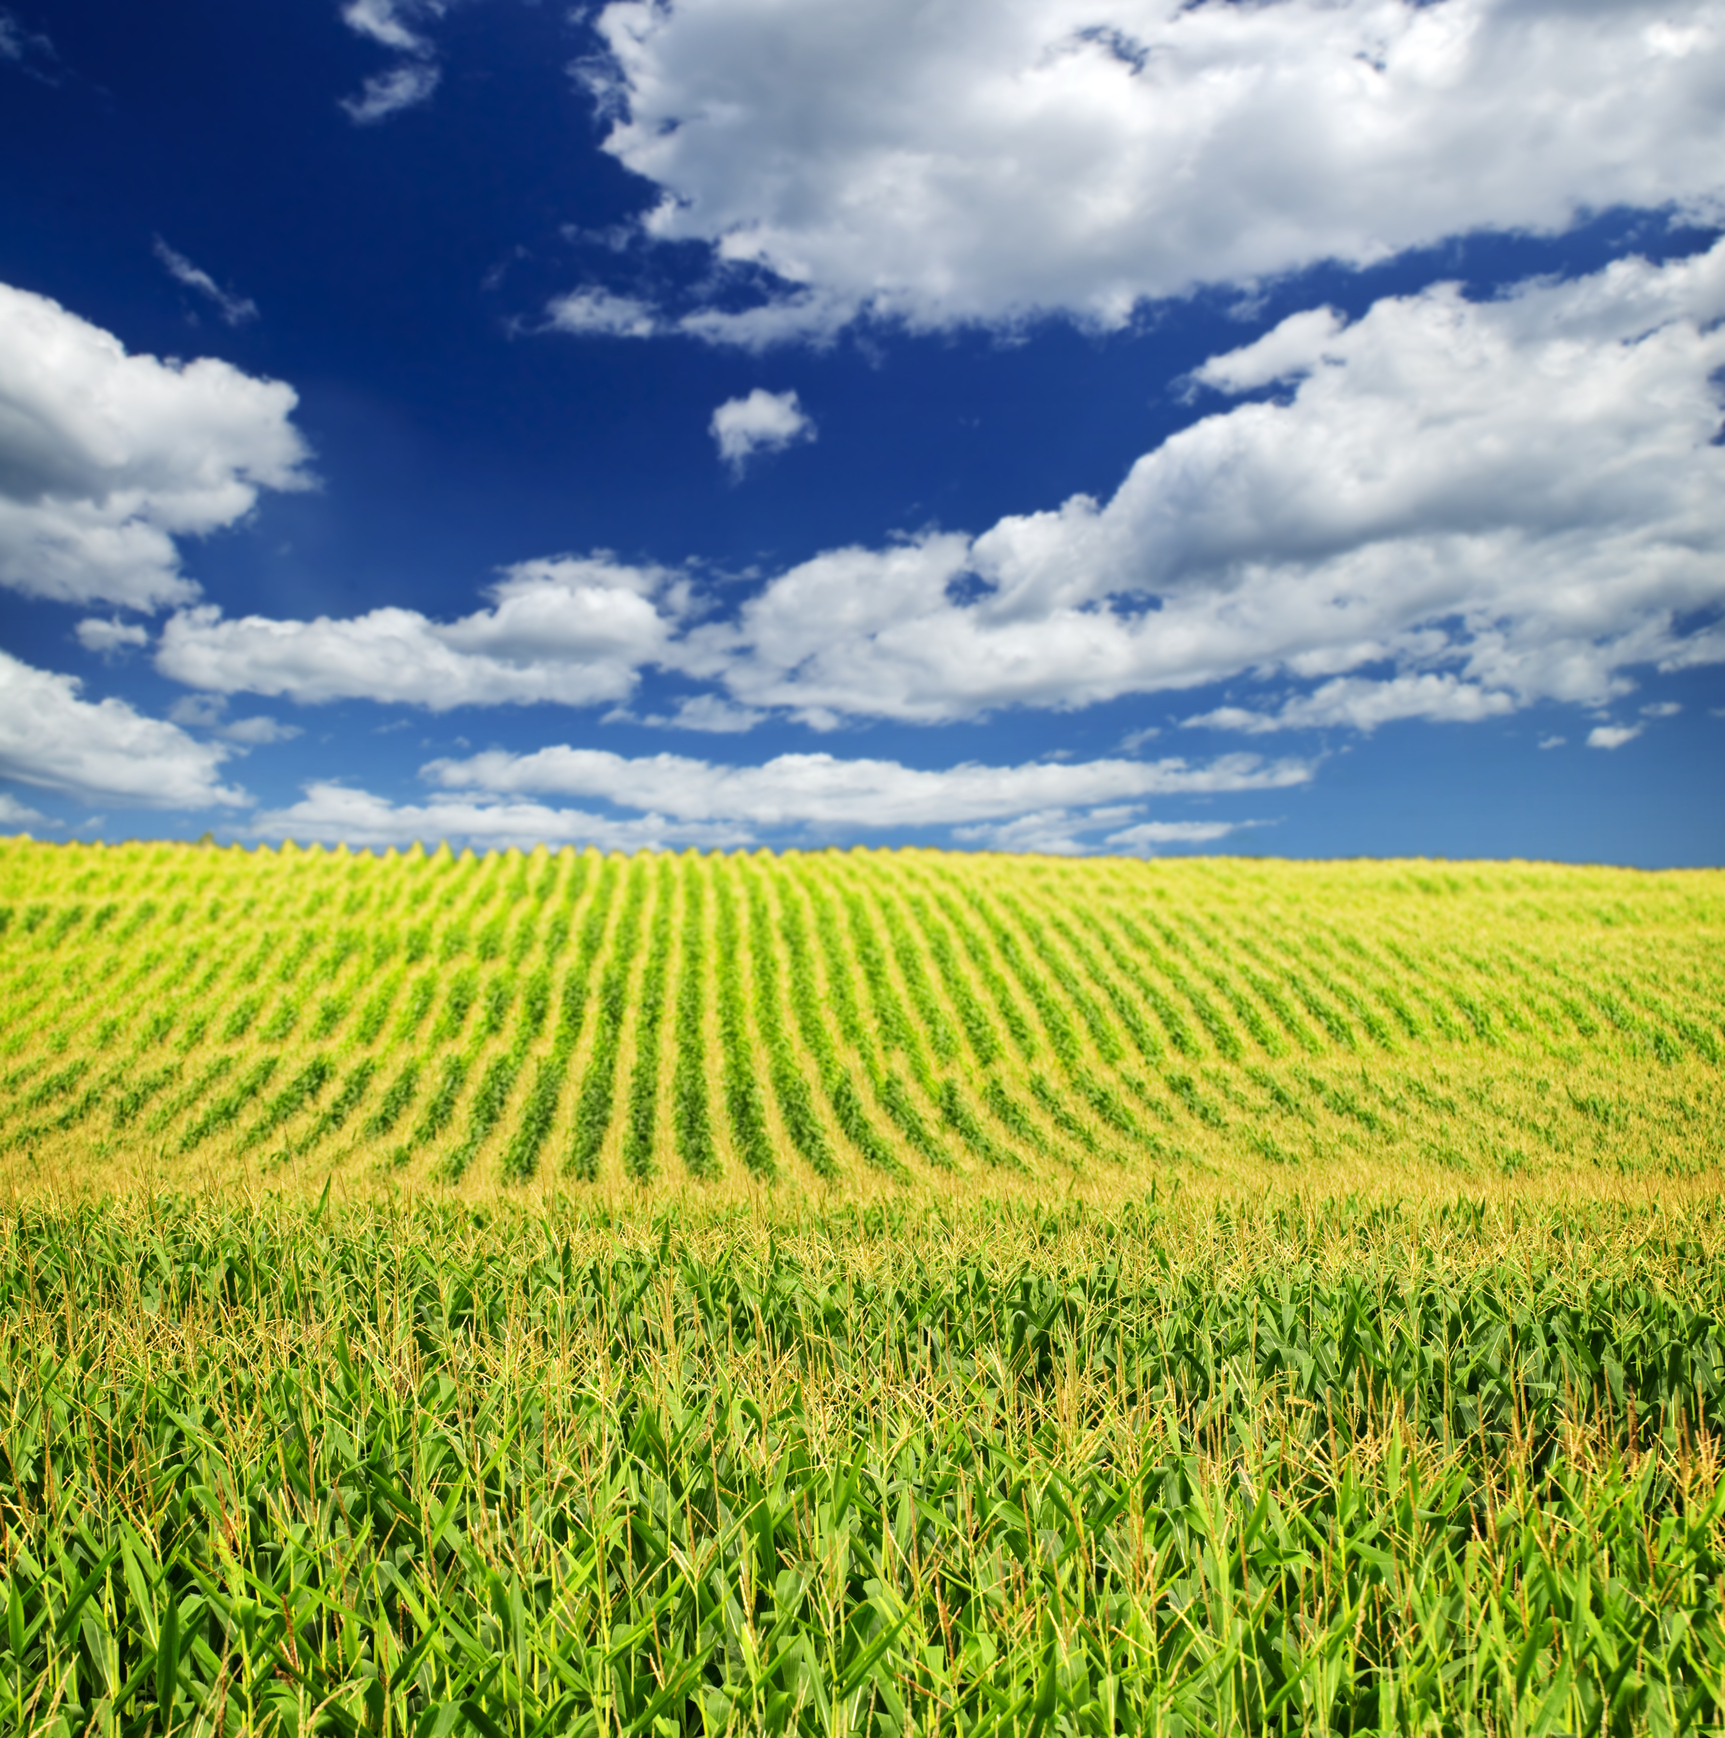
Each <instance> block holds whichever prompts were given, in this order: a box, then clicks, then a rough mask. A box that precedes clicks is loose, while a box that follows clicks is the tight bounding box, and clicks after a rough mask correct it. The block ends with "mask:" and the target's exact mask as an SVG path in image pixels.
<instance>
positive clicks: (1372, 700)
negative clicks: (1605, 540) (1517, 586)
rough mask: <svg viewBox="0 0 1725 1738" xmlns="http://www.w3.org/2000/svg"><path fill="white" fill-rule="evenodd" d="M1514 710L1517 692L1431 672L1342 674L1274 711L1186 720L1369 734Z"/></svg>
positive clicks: (1225, 711) (1472, 720)
mask: <svg viewBox="0 0 1725 1738" xmlns="http://www.w3.org/2000/svg"><path fill="white" fill-rule="evenodd" d="M1515 707H1516V702H1515V696H1514V695H1513V694H1506V693H1503V692H1502V691H1501V690H1499V691H1493V690H1492V689H1489V688H1481V687H1479V686H1478V685H1477V684H1475V683H1472V682H1463V681H1460V680H1459V679H1458V678H1456V677H1455V676H1451V675H1441V676H1440V675H1437V674H1434V673H1433V672H1431V671H1426V672H1425V673H1424V674H1422V675H1417V676H1395V677H1392V678H1390V679H1389V680H1388V681H1383V682H1373V681H1370V680H1368V679H1366V678H1364V677H1359V676H1337V677H1335V678H1334V679H1333V680H1331V681H1328V682H1325V683H1323V684H1322V685H1320V686H1319V687H1318V688H1317V689H1315V690H1314V691H1313V692H1312V693H1310V694H1301V695H1296V696H1294V697H1293V698H1292V699H1289V700H1287V701H1285V702H1284V703H1283V704H1282V705H1281V706H1280V707H1279V708H1278V709H1277V710H1276V711H1274V712H1253V711H1250V710H1248V709H1246V708H1244V707H1239V706H1219V707H1217V708H1216V709H1215V710H1214V711H1213V712H1203V713H1200V714H1199V715H1198V716H1197V717H1195V718H1188V719H1186V720H1185V721H1184V722H1185V724H1186V725H1187V727H1188V728H1191V727H1204V728H1208V729H1211V730H1243V731H1246V732H1247V733H1249V734H1251V735H1259V734H1261V733H1263V732H1265V731H1270V730H1324V729H1335V728H1343V729H1348V730H1359V731H1364V732H1366V733H1368V734H1369V733H1370V732H1371V731H1373V730H1376V729H1377V727H1378V726H1379V725H1380V724H1393V723H1396V722H1398V721H1399V720H1401V719H1405V718H1422V719H1424V720H1425V721H1426V722H1427V723H1432V724H1477V723H1479V721H1480V720H1481V719H1483V718H1501V717H1503V716H1504V714H1506V713H1509V712H1513V711H1514V710H1515Z"/></svg>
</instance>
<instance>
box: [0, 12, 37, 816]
mask: <svg viewBox="0 0 1725 1738" xmlns="http://www.w3.org/2000/svg"><path fill="white" fill-rule="evenodd" d="M4 23H5V20H4V19H0V26H4ZM45 818H46V817H45V816H42V815H39V814H38V813H37V812H36V811H35V810H34V809H31V808H26V807H25V806H24V804H23V803H21V802H19V801H18V799H17V798H16V797H11V796H8V795H7V794H6V793H5V792H4V791H0V827H22V826H24V825H25V824H26V823H27V822H29V821H40V820H43V819H45Z"/></svg>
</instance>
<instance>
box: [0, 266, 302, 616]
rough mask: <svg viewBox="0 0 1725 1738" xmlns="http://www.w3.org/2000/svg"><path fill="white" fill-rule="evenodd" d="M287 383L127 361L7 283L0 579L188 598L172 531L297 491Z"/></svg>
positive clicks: (70, 592) (125, 600) (104, 595)
mask: <svg viewBox="0 0 1725 1738" xmlns="http://www.w3.org/2000/svg"><path fill="white" fill-rule="evenodd" d="M296 403H297V399H296V396H295V394H294V391H293V389H292V388H291V387H288V386H284V385H283V384H281V382H279V381H273V380H257V379H254V378H252V377H251V376H250V375H247V374H243V373H241V372H240V370H239V369H237V368H234V367H231V366H230V365H229V364H228V363H226V362H221V361H218V360H216V359H215V358H213V357H201V358H199V359H198V360H197V361H194V362H189V363H184V364H181V363H178V362H172V361H167V362H164V361H159V360H158V359H157V358H156V357H154V356H128V355H127V354H126V351H125V349H124V347H123V346H122V345H121V343H120V342H119V340H118V339H117V338H115V337H114V336H113V335H112V334H111V333H108V332H104V331H103V330H101V328H100V327H97V326H92V325H90V324H89V323H88V322H87V321H84V320H80V319H79V318H78V317H77V315H75V314H72V313H69V312H68V311H67V310H66V309H64V308H62V307H61V306H60V305H59V303H58V302H53V301H50V300H49V299H48V298H47V297H46V296H38V295H33V294H31V293H30V292H29V291H27V290H17V289H13V288H11V287H10V286H7V285H0V585H6V586H10V587H11V588H12V589H13V590H15V591H21V592H24V593H26V594H27V595H30V596H34V597H45V598H52V599H55V600H57V601H59V602H63V603H91V602H96V601H102V602H107V603H115V604H122V605H126V606H128V607H130V608H133V609H151V608H154V607H155V606H157V605H159V604H163V603H181V602H186V601H188V600H190V599H192V598H194V597H196V596H197V587H196V586H195V585H194V584H193V583H192V582H191V581H190V580H189V579H187V578H186V577H185V575H184V574H183V573H182V572H181V571H180V557H179V551H178V549H177V548H176V546H175V542H174V539H175V538H176V537H184V536H198V535H201V534H204V533H208V532H211V531H215V530H218V529H220V528H221V527H223V526H228V525H232V524H234V523H235V522H236V521H238V520H240V519H243V518H244V517H245V515H246V514H247V513H249V512H250V511H251V510H252V507H253V505H254V504H255V502H256V500H257V496H258V491H259V490H260V489H263V488H269V489H300V488H305V487H306V486H307V485H308V482H309V479H308V477H307V475H306V473H305V471H304V470H303V468H302V467H303V465H304V462H305V459H306V456H307V455H306V448H305V444H304V442H303V441H302V440H301V439H300V437H299V434H298V432H297V431H296V430H295V429H294V427H293V425H292V423H291V422H290V421H289V417H290V415H291V413H292V411H293V408H294V405H295V404H296Z"/></svg>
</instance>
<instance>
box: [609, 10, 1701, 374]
mask: <svg viewBox="0 0 1725 1738" xmlns="http://www.w3.org/2000/svg"><path fill="white" fill-rule="evenodd" d="M596 22H597V28H598V29H599V31H600V33H601V35H602V36H603V37H604V39H605V41H606V43H607V45H608V48H609V51H610V52H609V57H608V59H607V61H606V62H604V63H602V64H601V63H595V62H591V61H589V62H586V63H583V64H582V65H581V66H580V67H579V68H578V69H577V71H578V75H579V77H580V78H581V79H583V80H584V81H585V82H586V83H587V84H588V85H589V86H590V87H591V88H592V89H593V90H594V91H595V93H596V94H597V96H598V97H599V100H600V103H601V107H602V109H603V110H604V111H605V112H608V113H610V114H611V115H613V116H615V117H616V119H615V124H614V126H613V128H612V131H611V133H610V136H609V138H608V140H607V143H606V148H607V149H608V150H609V151H611V152H612V153H613V154H614V155H615V156H616V157H617V158H618V159H619V160H620V161H621V162H623V163H624V164H626V165H627V166H628V167H629V168H630V169H632V170H634V171H635V172H636V173H637V174H640V175H642V176H645V177H647V178H648V179H649V180H651V181H653V182H654V183H656V184H657V185H658V187H659V188H660V189H661V190H662V202H661V203H660V204H659V206H658V207H657V209H656V210H655V211H654V212H653V213H652V214H651V216H650V218H649V219H648V223H647V228H648V231H649V233H650V234H652V235H654V236H657V237H661V238H664V239H667V240H693V241H699V242H704V243H707V244H709V245H711V247H712V248H713V249H714V250H715V253H716V256H717V258H718V259H719V260H720V261H721V262H730V263H735V264H740V265H748V266H764V267H766V268H768V269H769V270H771V271H772V272H774V273H776V274H777V275H778V276H779V278H780V279H782V280H783V281H784V283H785V284H786V286H787V289H786V291H785V293H784V295H783V297H782V299H781V300H780V301H779V302H778V303H776V304H769V307H768V309H767V310H766V311H765V312H763V313H761V315H760V317H759V318H756V319H754V320H753V321H752V322H751V320H750V317H749V316H746V315H745V316H742V317H739V316H736V315H733V314H719V313H715V314H714V315H713V316H712V318H711V320H710V323H709V324H708V325H707V327H706V330H705V335H707V336H710V337H713V338H716V339H728V340H732V341H736V340H741V341H744V342H749V343H753V344H757V345H758V344H760V343H762V342H770V341H772V339H773V338H774V337H806V336H811V335H816V334H818V333H819V332H822V331H825V332H829V333H830V332H831V331H832V330H834V329H835V328H836V327H838V326H840V325H842V324H844V322H845V321H846V320H848V319H850V318H852V317H854V316H855V315H856V314H857V312H858V311H860V310H864V309H873V310H874V311H876V312H878V313H880V314H883V315H887V316H893V317H899V318H902V319H904V320H906V321H908V322H909V323H911V324H912V325H913V326H919V327H938V326H943V325H948V324H951V323H954V322H963V321H971V320H983V321H1012V320H1014V319H1017V318H1020V317H1022V316H1024V315H1025V314H1027V313H1030V312H1033V311H1036V310H1045V309H1066V310H1071V311H1073V312H1075V313H1077V314H1078V315H1079V316H1080V317H1082V318H1085V319H1087V320H1090V321H1094V322H1096V323H1099V324H1101V325H1104V326H1113V325H1118V324H1119V323H1121V322H1122V321H1123V320H1125V319H1126V318H1127V317H1128V316H1129V314H1130V311H1131V310H1132V308H1133V307H1134V305H1135V304H1136V303H1137V302H1138V301H1139V300H1140V299H1141V298H1144V297H1152V298H1154V297H1161V296H1168V295H1176V294H1180V293H1183V292H1184V291H1186V290H1187V289H1189V288H1190V287H1192V286H1193V285H1195V284H1200V283H1206V282H1229V283H1246V284H1250V283H1255V282H1257V281H1258V280H1261V279H1263V278H1265V277H1269V276H1273V275H1275V274H1278V273H1284V272H1287V271H1290V270H1293V269H1296V268H1298V267H1300V266H1303V265H1307V264H1310V263H1313V262H1317V261H1321V260H1330V259H1335V260H1341V261H1344V262H1349V263H1363V262H1370V261H1374V260H1379V259H1382V258H1384V257H1386V256H1388V255H1391V254H1394V253H1396V252H1399V251H1401V250H1404V249H1406V248H1410V247H1415V246H1420V245H1424V244H1430V243H1433V242H1436V241H1438V240H1440V239H1442V238H1444V237H1446V236H1450V235H1455V234H1461V233H1465V232H1469V231H1474V230H1479V229H1501V230H1535V231H1557V230H1561V229H1563V228H1565V227H1566V226H1568V225H1569V224H1570V223H1572V222H1573V221H1575V220H1576V219H1577V217H1578V216H1580V215H1583V214H1585V213H1587V212H1591V211H1597V210H1601V209H1605V208H1609V207H1612V206H1631V207H1645V208H1656V209H1658V208H1666V207H1670V206H1676V207H1678V208H1680V209H1684V210H1688V211H1692V212H1697V213H1699V214H1701V215H1702V216H1703V218H1704V219H1706V220H1711V219H1713V218H1716V217H1717V215H1718V214H1719V212H1720V209H1721V189H1722V182H1725V177H1722V176H1721V171H1720V164H1721V162H1725V16H1722V14H1721V12H1720V8H1719V5H1718V3H1717V0H1616V3H1614V4H1611V5H1600V4H1597V3H1596V0H1445V4H1443V5H1416V4H1407V3H1404V0H1281V3H1280V4H1277V5H1274V6H1269V5H1262V6H1243V5H1227V4H1209V5H1196V6H1194V5H1191V4H1189V3H1188V0H1104V3H1103V4H1101V5H1098V4H1096V0H944V3H942V4H939V5H936V4H933V3H932V0H875V3H874V4H870V5H867V6H853V7H848V8H837V7H834V6H833V5H831V4H829V3H825V0H779V3H777V4H774V5H761V4H759V3H758V0H678V3H677V4H676V5H675V6H668V5H664V4H662V3H661V0H615V3H613V4H611V5H608V6H606V7H605V9H604V10H603V11H602V12H601V13H600V14H599V17H598V19H597V21H596ZM775 328H776V329H775ZM685 329H697V328H695V327H694V326H693V325H692V324H690V325H689V326H687V327H686V328H685Z"/></svg>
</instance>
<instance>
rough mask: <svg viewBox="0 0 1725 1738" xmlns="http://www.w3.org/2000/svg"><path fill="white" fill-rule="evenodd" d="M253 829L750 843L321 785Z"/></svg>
mask: <svg viewBox="0 0 1725 1738" xmlns="http://www.w3.org/2000/svg"><path fill="white" fill-rule="evenodd" d="M247 831H248V832H251V833H254V834H256V835H257V836H258V837H260V838H265V839H296V840H298V839H305V840H311V839H319V840H324V841H326V842H328V843H331V844H334V843H342V844H347V845H352V846H364V845H374V846H375V845H405V844H409V843H411V842H412V841H414V840H418V841H420V842H421V843H423V844H426V845H431V844H435V843H436V842H437V841H438V840H440V839H449V840H451V841H456V842H461V841H465V842H467V843H469V844H473V845H480V846H492V847H497V848H504V847H508V846H511V845H513V846H517V847H519V848H520V849H522V850H530V849H532V847H533V846H535V845H541V844H545V845H560V844H571V845H597V846H598V847H599V848H600V849H601V850H604V851H643V850H653V849H656V848H660V847H669V846H681V845H698V846H701V847H703V848H705V849H716V848H719V847H722V846H726V845H741V844H748V843H749V842H750V837H749V834H748V833H747V831H746V830H743V829H739V828H736V827H727V826H700V825H691V824H689V823H687V822H674V821H667V820H665V819H664V818H663V817H662V816H659V815H644V816H640V817H638V818H631V819H627V820H620V821H619V820H612V819H609V818H607V817H605V816H603V815H589V814H584V813H582V812H581V811H580V810H579V809H555V808H550V807H548V806H546V805H545V804H543V803H524V802H517V803H484V802H472V801H465V800H462V799H460V798H450V799H445V800H437V801H433V802H429V803H417V804H416V803H392V802H390V801H389V800H388V799H387V798H385V797H380V796H374V795H373V794H372V793H371V792H369V791H363V790H354V789H351V788H349V787H348V786H346V785H338V784H331V783H321V782H320V783H316V784H309V785H307V786H306V794H305V796H304V797H303V798H302V799H301V800H300V801H299V802H297V803H293V804H290V805H289V806H288V807H286V808H281V809H270V810H266V811H264V812H262V813H260V814H259V815H258V816H257V817H256V818H255V819H254V820H253V821H252V823H251V824H250V825H249V826H248V828H247Z"/></svg>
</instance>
